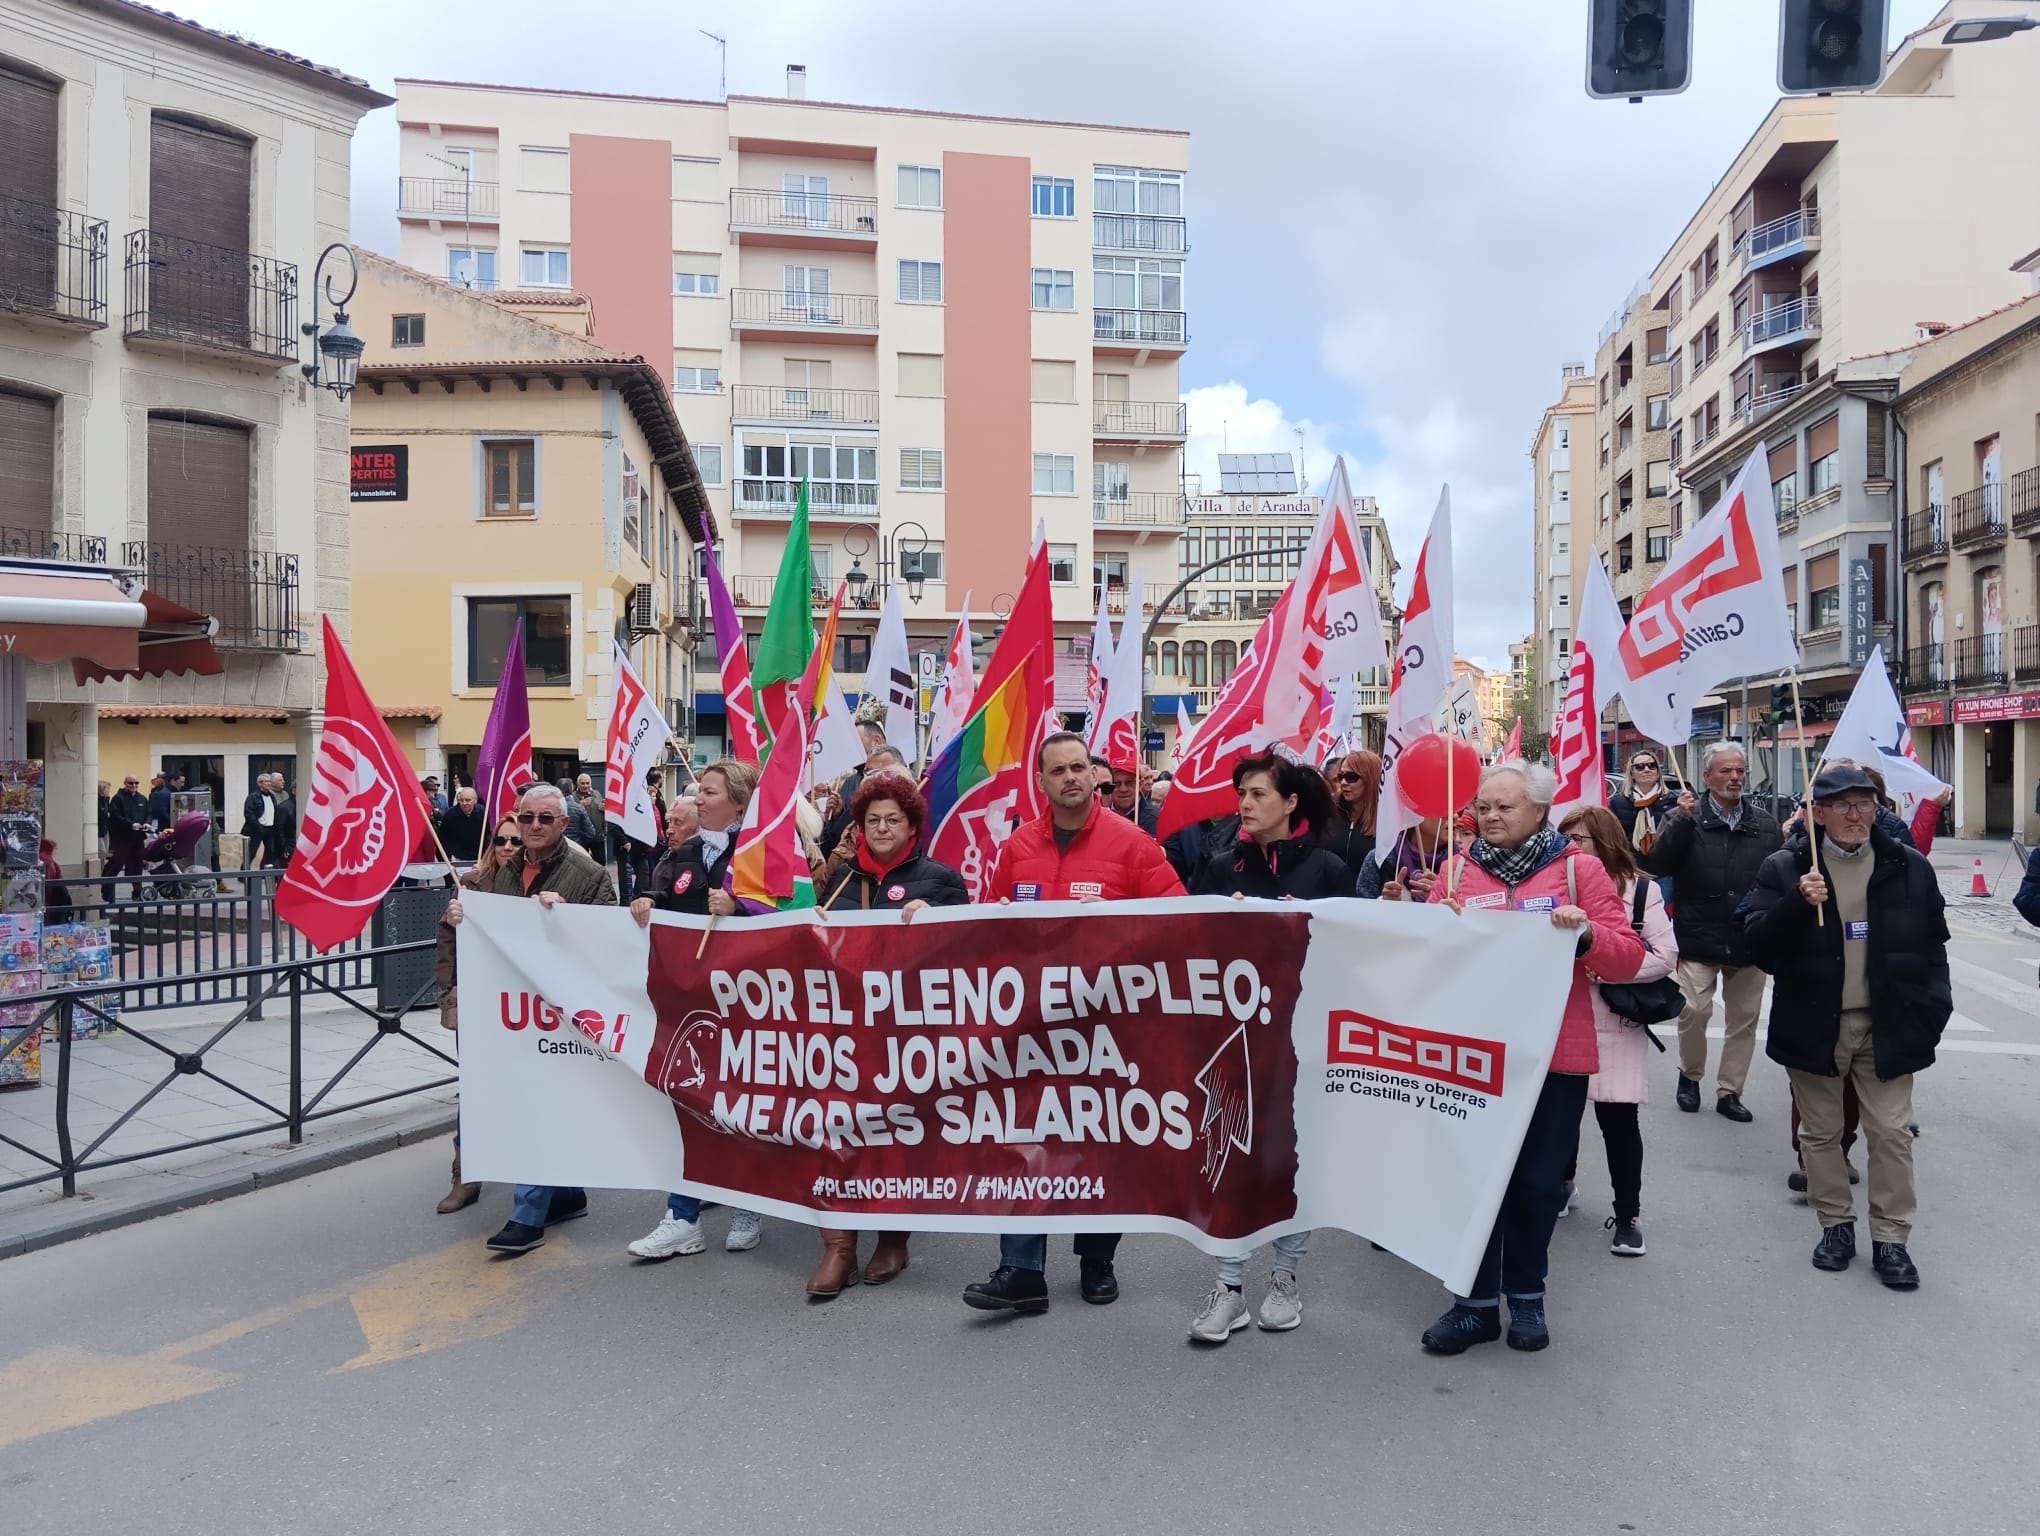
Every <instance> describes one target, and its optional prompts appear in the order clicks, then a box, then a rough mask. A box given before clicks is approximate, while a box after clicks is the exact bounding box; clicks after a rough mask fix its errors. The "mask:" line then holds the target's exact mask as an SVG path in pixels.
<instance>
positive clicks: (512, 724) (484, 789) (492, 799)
mask: <svg viewBox="0 0 2040 1536" xmlns="http://www.w3.org/2000/svg"><path fill="white" fill-rule="evenodd" d="M475 777H476V779H477V780H478V781H479V782H478V785H477V787H478V789H479V790H480V793H481V800H482V809H483V810H485V811H486V812H488V815H489V826H490V827H491V829H493V828H495V827H496V826H497V825H499V824H500V823H501V822H502V820H503V818H504V817H505V816H508V815H510V814H511V812H513V811H515V810H516V809H517V795H518V792H519V791H520V790H522V789H523V788H524V786H525V785H527V784H529V783H530V782H531V781H532V772H531V695H530V694H528V693H527V692H526V691H525V687H524V626H523V625H522V624H519V625H518V626H517V627H516V628H515V629H513V630H511V631H510V646H509V649H507V650H506V651H504V653H503V675H502V676H501V677H500V678H498V679H497V681H496V702H495V703H493V704H491V705H490V706H489V725H488V729H486V730H485V731H483V732H482V751H481V758H480V761H479V762H477V763H476V765H475Z"/></svg>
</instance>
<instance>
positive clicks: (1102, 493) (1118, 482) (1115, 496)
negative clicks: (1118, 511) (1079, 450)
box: [1091, 459, 1133, 517]
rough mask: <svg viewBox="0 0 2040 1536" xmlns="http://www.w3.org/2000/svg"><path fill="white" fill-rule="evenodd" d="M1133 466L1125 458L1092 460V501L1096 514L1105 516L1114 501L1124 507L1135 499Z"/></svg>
mask: <svg viewBox="0 0 2040 1536" xmlns="http://www.w3.org/2000/svg"><path fill="white" fill-rule="evenodd" d="M1132 484H1133V466H1132V465H1131V464H1129V463H1127V462H1126V461H1125V460H1123V459H1093V460H1092V461H1091V501H1092V504H1093V511H1094V513H1095V515H1097V516H1099V517H1103V516H1105V515H1106V514H1107V512H1108V511H1109V510H1110V508H1111V506H1112V504H1113V503H1115V502H1116V503H1118V504H1119V505H1120V506H1121V507H1122V508H1123V507H1124V506H1125V505H1126V504H1127V503H1128V502H1129V501H1131V500H1132V499H1133V490H1132Z"/></svg>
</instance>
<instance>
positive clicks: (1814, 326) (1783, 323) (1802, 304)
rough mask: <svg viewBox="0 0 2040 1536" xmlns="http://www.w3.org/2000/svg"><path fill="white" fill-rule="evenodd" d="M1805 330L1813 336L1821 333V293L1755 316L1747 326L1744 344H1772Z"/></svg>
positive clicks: (1809, 335) (1808, 334) (1744, 333)
mask: <svg viewBox="0 0 2040 1536" xmlns="http://www.w3.org/2000/svg"><path fill="white" fill-rule="evenodd" d="M1798 332H1803V333H1805V335H1806V336H1807V337H1809V338H1811V337H1814V336H1818V335H1819V334H1820V297H1819V295H1818V294H1815V295H1811V296H1809V297H1807V298H1803V299H1794V300H1793V301H1792V302H1791V303H1789V304H1780V305H1779V306H1778V307H1777V308H1776V309H1771V310H1766V311H1765V312H1764V313H1763V314H1761V315H1758V316H1756V317H1754V318H1753V319H1752V320H1751V321H1750V323H1749V324H1748V325H1746V326H1745V327H1743V346H1744V348H1745V349H1747V348H1749V347H1762V346H1768V345H1769V344H1770V343H1772V342H1774V341H1778V340H1781V339H1782V338H1784V337H1787V336H1791V335H1793V334H1795V333H1798Z"/></svg>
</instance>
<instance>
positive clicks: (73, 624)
mask: <svg viewBox="0 0 2040 1536" xmlns="http://www.w3.org/2000/svg"><path fill="white" fill-rule="evenodd" d="M146 617H147V616H146V614H145V613H144V612H143V609H142V605H141V604H140V603H138V602H135V601H134V600H133V599H132V598H130V597H129V596H128V595H127V593H125V592H123V591H122V590H121V588H120V584H119V583H118V582H116V581H115V580H114V579H113V578H112V577H111V576H87V575H82V574H77V575H74V574H71V573H69V572H64V573H49V574H45V573H42V572H39V571H24V570H21V569H19V568H15V569H10V570H0V654H4V655H8V656H25V657H27V658H28V659H29V660H31V661H71V660H73V659H74V658H78V657H84V658H88V659H90V660H91V661H94V662H97V663H98V664H99V665H101V666H105V667H122V666H127V667H132V666H133V665H134V664H135V660H136V655H137V652H138V649H139V646H138V642H139V640H140V638H141V631H142V624H143V622H144V620H145V618H146Z"/></svg>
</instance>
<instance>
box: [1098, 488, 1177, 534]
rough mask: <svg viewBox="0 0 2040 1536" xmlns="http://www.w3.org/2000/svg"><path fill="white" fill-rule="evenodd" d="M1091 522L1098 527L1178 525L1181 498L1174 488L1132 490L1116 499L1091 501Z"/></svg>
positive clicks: (1160, 526) (1173, 526)
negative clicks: (1171, 489)
mask: <svg viewBox="0 0 2040 1536" xmlns="http://www.w3.org/2000/svg"><path fill="white" fill-rule="evenodd" d="M1091 521H1092V523H1093V524H1094V525H1095V526H1097V527H1100V528H1171V529H1173V528H1180V527H1182V526H1183V498H1182V497H1181V496H1180V495H1178V494H1177V493H1176V492H1174V491H1134V492H1131V493H1130V494H1128V495H1126V496H1122V497H1119V498H1117V499H1108V500H1094V501H1093V502H1092V503H1091Z"/></svg>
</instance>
